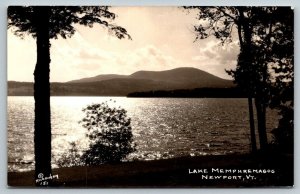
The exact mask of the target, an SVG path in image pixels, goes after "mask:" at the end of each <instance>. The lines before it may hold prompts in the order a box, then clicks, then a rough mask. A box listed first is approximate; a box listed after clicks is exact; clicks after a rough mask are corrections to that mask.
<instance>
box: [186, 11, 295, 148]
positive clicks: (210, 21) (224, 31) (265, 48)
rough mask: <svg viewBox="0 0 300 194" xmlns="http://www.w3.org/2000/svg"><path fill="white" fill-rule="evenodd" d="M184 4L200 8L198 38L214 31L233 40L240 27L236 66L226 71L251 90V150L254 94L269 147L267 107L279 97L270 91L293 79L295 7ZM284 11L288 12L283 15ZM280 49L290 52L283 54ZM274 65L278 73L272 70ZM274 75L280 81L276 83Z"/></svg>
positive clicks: (260, 128) (261, 137) (224, 39)
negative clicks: (292, 46) (238, 52)
mask: <svg viewBox="0 0 300 194" xmlns="http://www.w3.org/2000/svg"><path fill="white" fill-rule="evenodd" d="M185 8H187V9H198V10H199V20H202V23H201V24H200V25H199V26H195V31H196V32H197V36H196V40H198V39H204V38H207V37H209V36H211V35H213V36H215V37H216V38H218V39H220V40H221V43H222V44H225V43H229V42H231V41H232V33H233V30H236V31H237V33H238V38H239V43H240V54H239V56H238V63H237V68H236V69H235V70H229V71H228V70H227V72H228V73H229V74H230V75H231V76H233V77H234V81H235V82H236V83H237V84H238V86H240V87H241V88H242V89H245V90H246V93H247V94H248V106H249V117H250V119H249V120H250V132H251V144H252V151H255V150H256V139H255V128H254V126H255V125H254V114H253V103H252V98H254V99H255V107H256V112H257V127H258V132H259V142H260V149H261V150H266V149H267V146H268V140H267V134H266V108H267V107H268V106H269V105H270V102H271V101H272V100H274V99H276V97H275V96H277V98H280V97H278V94H279V93H274V94H273V95H272V94H271V91H272V90H273V91H276V88H277V89H279V90H284V88H285V87H284V86H283V83H287V80H293V79H291V78H290V77H289V76H290V74H292V75H293V73H292V70H291V69H292V68H289V69H290V70H291V71H289V72H286V71H287V70H286V69H288V68H285V67H286V66H293V61H292V60H293V52H291V50H293V49H291V45H293V27H292V22H291V21H293V20H291V19H292V18H293V11H292V10H291V8H290V7H185ZM282 15H285V16H284V17H282V18H281V16H282ZM285 32H286V33H285ZM283 34H286V35H283ZM279 45H281V46H280V47H279ZM289 49H291V50H289ZM280 50H282V51H283V53H285V55H288V56H281V55H280V53H281V51H280ZM272 68H274V69H275V72H276V74H271V69H272ZM282 74H284V76H282ZM274 76H275V80H276V83H278V84H274V81H273V80H274V78H273V77H274ZM279 85H281V86H279ZM276 86H277V87H276ZM274 88H275V89H274ZM277 101H278V100H277ZM279 101H280V100H279Z"/></svg>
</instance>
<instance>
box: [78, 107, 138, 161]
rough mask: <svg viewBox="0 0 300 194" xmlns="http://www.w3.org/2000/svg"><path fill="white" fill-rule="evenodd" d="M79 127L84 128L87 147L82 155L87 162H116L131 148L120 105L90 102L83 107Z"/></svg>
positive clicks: (132, 145)
mask: <svg viewBox="0 0 300 194" xmlns="http://www.w3.org/2000/svg"><path fill="white" fill-rule="evenodd" d="M83 111H84V112H85V118H83V119H82V123H83V127H85V128H86V129H87V130H88V132H87V136H88V138H89V140H90V145H89V149H88V150H87V151H85V152H84V153H83V155H82V157H81V158H82V160H84V163H85V164H87V165H98V164H102V163H116V162H120V161H121V160H122V159H124V158H125V157H126V156H127V155H128V154H129V153H131V152H133V151H135V144H134V143H133V139H132V137H133V136H132V128H131V125H130V122H131V120H130V118H128V117H127V115H126V110H124V109H122V108H120V107H119V108H110V107H109V106H108V104H107V102H105V103H101V104H92V105H89V106H87V107H86V108H85V109H83Z"/></svg>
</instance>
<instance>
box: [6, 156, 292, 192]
mask: <svg viewBox="0 0 300 194" xmlns="http://www.w3.org/2000/svg"><path fill="white" fill-rule="evenodd" d="M237 170H242V171H237ZM263 170H266V171H265V172H266V173H264V171H263ZM267 170H271V171H270V172H269V173H268V172H267ZM246 171H247V172H246ZM53 175H58V177H59V178H58V179H55V181H54V183H53V184H54V185H55V187H86V186H87V187H103V188H104V187H105V188H107V187H139V188H141V187H142V188H153V187H271V186H292V185H293V177H294V175H293V156H286V155H284V156H283V155H280V156H279V155H265V154H260V155H221V156H199V157H182V158H173V159H166V160H155V161H134V162H126V163H121V164H105V165H101V166H96V167H70V168H59V169H54V170H53ZM33 176H34V172H33V171H30V172H9V173H8V185H9V186H34V184H35V181H34V180H33Z"/></svg>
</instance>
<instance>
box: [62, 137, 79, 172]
mask: <svg viewBox="0 0 300 194" xmlns="http://www.w3.org/2000/svg"><path fill="white" fill-rule="evenodd" d="M70 146H71V148H70V149H69V150H68V152H66V153H64V154H63V155H62V156H61V158H59V160H58V161H57V164H58V166H59V167H71V166H84V163H83V162H82V160H81V154H80V152H79V149H78V148H77V145H76V142H71V143H70Z"/></svg>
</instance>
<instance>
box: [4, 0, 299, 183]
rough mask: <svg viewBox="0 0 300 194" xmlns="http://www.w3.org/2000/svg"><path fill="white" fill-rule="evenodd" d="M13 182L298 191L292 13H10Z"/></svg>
mask: <svg viewBox="0 0 300 194" xmlns="http://www.w3.org/2000/svg"><path fill="white" fill-rule="evenodd" d="M7 184H8V186H9V187H22V188H24V187H42V188H48V187H50V188H52V187H53V188H241V187H242V188H266V187H267V188H268V187H269V188H274V187H275V188H282V187H287V188H292V187H293V186H294V9H293V8H292V7H289V6H132V7H125V6H9V7H7Z"/></svg>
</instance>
